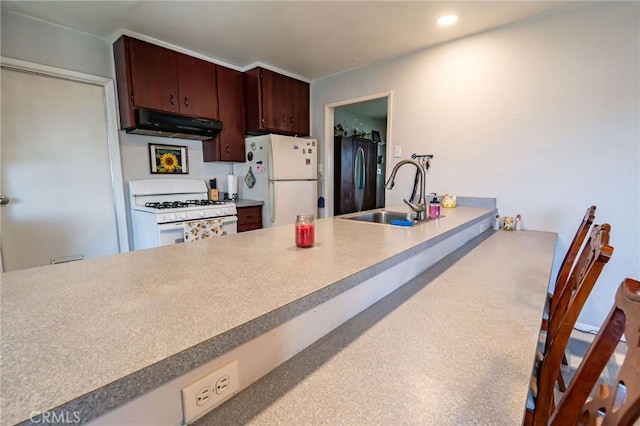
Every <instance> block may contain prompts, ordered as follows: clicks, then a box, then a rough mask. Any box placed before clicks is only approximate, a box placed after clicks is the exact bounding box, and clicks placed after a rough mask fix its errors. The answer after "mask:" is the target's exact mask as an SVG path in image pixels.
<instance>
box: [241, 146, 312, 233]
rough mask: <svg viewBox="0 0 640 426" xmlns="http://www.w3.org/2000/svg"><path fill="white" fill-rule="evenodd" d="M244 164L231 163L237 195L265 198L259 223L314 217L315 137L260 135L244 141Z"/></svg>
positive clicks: (281, 223) (243, 197) (272, 224)
mask: <svg viewBox="0 0 640 426" xmlns="http://www.w3.org/2000/svg"><path fill="white" fill-rule="evenodd" d="M245 143H246V149H245V160H246V162H244V163H234V165H233V174H234V175H237V176H238V198H240V199H248V200H261V201H264V205H263V206H262V226H263V227H265V228H266V227H271V226H278V225H285V224H290V223H294V222H295V221H296V215H299V214H312V215H314V217H317V211H316V210H317V209H316V207H317V201H318V187H317V183H318V161H317V158H318V143H317V141H316V140H315V139H304V138H295V137H291V136H281V135H272V134H270V135H262V136H253V137H248V138H246V140H245Z"/></svg>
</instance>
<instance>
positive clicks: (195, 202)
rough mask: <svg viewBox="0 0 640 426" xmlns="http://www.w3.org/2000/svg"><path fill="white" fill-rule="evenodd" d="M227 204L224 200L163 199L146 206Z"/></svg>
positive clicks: (161, 207) (177, 206)
mask: <svg viewBox="0 0 640 426" xmlns="http://www.w3.org/2000/svg"><path fill="white" fill-rule="evenodd" d="M221 204H226V203H225V202H224V201H212V200H187V201H161V202H155V203H145V204H144V206H145V207H151V208H152V209H178V208H181V207H193V206H216V205H221Z"/></svg>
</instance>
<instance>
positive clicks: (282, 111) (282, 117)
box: [261, 69, 291, 132]
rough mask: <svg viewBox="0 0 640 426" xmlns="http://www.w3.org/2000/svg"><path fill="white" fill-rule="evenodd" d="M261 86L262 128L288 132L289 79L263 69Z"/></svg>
mask: <svg viewBox="0 0 640 426" xmlns="http://www.w3.org/2000/svg"><path fill="white" fill-rule="evenodd" d="M261 84H262V118H263V127H264V128H265V129H268V130H275V131H284V132H290V126H289V122H290V120H291V100H290V84H289V78H288V77H286V76H284V75H281V74H278V73H275V72H273V71H269V70H265V69H263V70H262V78H261Z"/></svg>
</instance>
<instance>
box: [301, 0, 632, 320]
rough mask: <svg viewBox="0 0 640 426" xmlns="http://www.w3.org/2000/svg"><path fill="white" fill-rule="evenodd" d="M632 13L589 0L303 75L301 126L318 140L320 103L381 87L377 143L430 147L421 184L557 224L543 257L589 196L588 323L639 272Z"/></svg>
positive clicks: (397, 198)
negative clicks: (598, 253) (307, 122)
mask: <svg viewBox="0 0 640 426" xmlns="http://www.w3.org/2000/svg"><path fill="white" fill-rule="evenodd" d="M639 16H640V4H639V3H637V2H606V3H604V2H603V3H594V4H589V5H586V6H583V7H580V8H574V9H572V10H567V11H563V12H558V13H555V14H550V15H547V16H545V17H542V18H539V19H535V20H530V21H527V22H522V23H518V24H514V25H510V26H507V27H504V28H502V29H497V30H494V31H489V32H486V33H483V34H479V35H476V36H472V37H468V38H464V39H460V40H457V41H454V42H451V43H447V44H443V45H440V46H437V47H435V48H432V49H428V50H425V51H422V52H418V53H415V54H412V55H409V56H405V57H400V58H396V59H393V60H390V61H386V62H382V63H378V64H373V65H371V66H369V67H365V68H360V69H357V70H353V71H350V72H345V73H342V74H338V75H335V76H332V77H328V78H325V79H319V80H316V81H313V82H312V85H311V90H312V94H311V99H312V106H311V110H312V134H314V135H316V136H318V137H319V138H320V140H321V144H320V145H321V147H322V148H324V144H323V143H322V142H323V141H322V139H324V135H325V127H324V126H325V117H324V107H325V105H326V104H330V103H334V102H338V101H343V100H345V99H352V98H358V97H362V96H366V95H369V94H373V93H380V92H385V91H392V92H393V96H392V101H393V102H392V104H391V116H390V117H389V120H390V121H389V123H390V129H391V133H390V140H388V141H387V143H388V146H389V148H388V150H392V149H393V145H394V144H396V145H401V146H402V152H403V158H406V157H407V156H408V155H410V154H411V152H418V153H424V154H434V155H435V157H434V159H433V161H432V163H431V165H432V168H431V170H430V171H429V174H428V181H427V190H428V191H429V192H438V193H444V192H448V193H452V194H458V195H474V196H487V197H497V199H498V207H499V209H500V214H501V215H515V214H517V213H520V214H522V216H523V219H524V224H525V227H526V228H528V229H536V230H547V231H555V232H558V233H559V238H560V242H559V246H558V250H557V253H556V260H557V261H560V260H561V258H562V256H563V255H564V251H565V250H566V247H567V245H568V244H569V242H570V241H571V239H572V237H573V234H574V233H575V229H576V228H577V225H578V222H579V220H580V219H581V218H582V216H583V214H584V212H585V210H586V208H587V207H588V206H589V205H591V204H596V205H597V206H598V210H597V216H596V219H597V222H598V223H602V222H608V223H610V224H611V225H612V235H611V244H612V245H613V246H614V247H615V254H614V256H613V258H612V260H611V261H610V264H609V265H607V267H606V268H605V270H604V272H603V274H602V276H601V279H600V280H599V282H598V284H597V286H596V288H595V289H594V290H593V293H592V295H591V297H590V299H589V300H588V301H587V304H586V306H585V308H584V310H583V314H582V315H581V317H580V320H579V321H580V322H582V323H586V324H591V325H594V326H599V325H600V324H601V322H602V320H603V319H604V317H605V316H606V314H607V313H608V310H609V309H610V306H611V304H612V303H613V294H614V291H615V289H616V288H617V286H618V284H619V283H620V282H621V281H622V279H623V278H625V277H628V276H632V277H635V278H640V265H639V263H640V262H639V260H640V242H639V241H640V228H639V222H640V175H639V172H638V170H639V167H638V166H639V165H640V158H639V157H640V150H639V145H640V144H639V140H640V131H639V119H640V109H639V105H640V102H639V94H640V84H639V75H640V70H639V63H640V58H639V36H640V22H639V18H638V17H639ZM331 146H332V145H331V144H327V147H329V149H326V150H324V151H323V152H321V155H323V157H324V163H325V164H326V165H327V167H326V169H327V171H326V176H332V175H333V170H332V167H331V165H332V164H333V153H332V152H330V151H331V149H330V147H331ZM388 152H389V151H388ZM397 161H398V159H394V158H392V157H389V162H388V163H387V167H392V166H393V165H394V164H395V163H396V162H397ZM388 170H389V169H388ZM413 173H414V172H413V170H410V169H409V168H407V170H406V171H405V170H404V169H401V173H400V174H399V176H398V180H397V181H396V186H395V189H394V190H393V191H387V205H397V204H400V203H401V202H402V198H403V197H406V196H407V195H408V194H409V193H410V191H411V189H410V188H411V187H412V186H411V182H412V178H413ZM324 188H325V191H326V193H325V194H324V196H325V199H326V200H327V201H328V203H329V202H331V200H332V199H333V193H332V188H333V187H332V185H331V184H329V183H328V182H327V183H325V185H324ZM326 210H327V211H329V212H330V211H333V210H332V206H331V205H327V208H326ZM505 261H506V262H508V259H505ZM556 269H557V266H556Z"/></svg>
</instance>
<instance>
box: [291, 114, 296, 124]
mask: <svg viewBox="0 0 640 426" xmlns="http://www.w3.org/2000/svg"><path fill="white" fill-rule="evenodd" d="M295 121H296V119H295V118H293V115H292V116H291V123H295Z"/></svg>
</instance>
